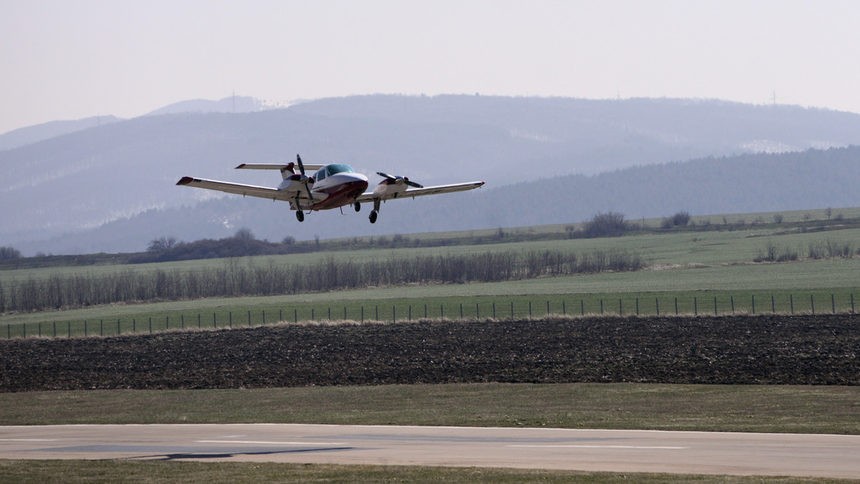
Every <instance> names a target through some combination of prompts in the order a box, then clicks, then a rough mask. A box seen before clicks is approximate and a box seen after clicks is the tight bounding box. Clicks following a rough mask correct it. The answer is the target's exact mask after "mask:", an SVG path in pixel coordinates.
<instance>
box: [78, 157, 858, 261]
mask: <svg viewBox="0 0 860 484" xmlns="http://www.w3.org/2000/svg"><path fill="white" fill-rule="evenodd" d="M857 180H860V147H849V148H839V149H830V150H810V151H805V152H801V153H784V154H776V155H768V154H758V155H741V156H735V157H725V158H704V159H699V160H693V161H688V162H673V163H664V164H657V165H649V166H640V167H632V168H626V169H622V170H617V171H613V172H608V173H602V174H599V175H591V176H586V175H567V176H556V177H547V178H539V179H536V180H532V181H527V182H520V183H517V184H513V185H507V186H497V187H484V188H481V189H479V190H476V191H474V192H467V193H456V194H450V195H445V196H439V197H425V198H418V199H415V200H398V201H392V202H389V203H386V204H384V205H383V206H382V211H381V213H380V217H379V221H378V222H377V223H376V224H374V225H371V224H370V223H368V221H367V208H365V209H364V210H363V211H362V212H360V213H354V212H353V210H352V209H351V208H349V207H347V208H348V210H344V214H343V215H341V214H340V213H339V212H338V211H337V210H333V211H325V212H315V213H312V214H310V215H309V216H308V218H307V219H306V220H305V222H304V223H298V222H296V220H295V217H293V215H292V213H291V212H290V211H289V209H288V206H287V205H286V204H284V203H274V202H268V201H265V200H260V199H253V198H242V197H239V196H231V197H227V198H220V199H216V200H210V201H208V202H204V203H200V204H198V205H196V206H194V207H183V208H175V209H165V210H150V211H147V212H145V213H143V214H140V215H138V216H136V217H133V218H130V219H127V220H120V221H116V222H113V223H110V224H107V225H105V226H104V227H101V228H98V229H95V230H93V231H90V232H87V233H85V234H82V235H80V236H68V237H66V238H64V240H63V242H64V243H65V244H69V245H74V246H75V247H79V248H80V251H81V252H93V251H95V249H96V248H99V250H107V251H119V250H122V247H129V246H131V247H139V248H141V249H142V248H143V247H145V246H146V244H147V243H148V242H149V241H150V240H152V239H154V238H157V237H161V236H173V237H176V238H178V239H180V240H186V241H191V240H196V239H199V238H204V237H211V238H221V237H228V236H231V235H232V234H233V233H234V232H235V231H236V230H237V229H238V228H241V227H246V228H249V229H250V230H251V231H252V232H253V233H254V235H255V236H257V237H258V238H265V239H269V240H272V241H280V240H282V239H284V238H286V237H292V238H295V239H299V240H307V239H311V240H312V239H313V238H314V237H316V236H319V237H323V238H331V237H345V236H352V235H391V234H398V233H399V234H407V233H415V232H425V231H431V230H434V229H435V228H436V227H444V228H446V229H452V230H453V229H456V230H468V229H479V228H496V227H513V226H528V225H536V224H547V223H571V222H581V221H584V220H587V219H589V218H590V217H591V216H593V215H594V214H596V213H599V212H608V211H615V212H620V213H623V214H625V215H626V217H627V218H628V219H632V220H635V219H638V218H640V217H662V216H667V215H670V214H673V213H676V212H677V211H679V210H685V211H688V212H690V213H692V214H694V215H704V214H716V213H744V212H757V211H781V210H803V209H807V208H823V207H833V208H839V207H849V206H860V190H857ZM714 222H715V223H716V222H718V221H717V220H716V219H715V221H714ZM93 241H98V242H99V243H100V244H102V245H100V246H96V245H91V244H93Z"/></svg>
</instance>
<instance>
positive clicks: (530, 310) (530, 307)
mask: <svg viewBox="0 0 860 484" xmlns="http://www.w3.org/2000/svg"><path fill="white" fill-rule="evenodd" d="M529 317H532V302H531V300H529Z"/></svg>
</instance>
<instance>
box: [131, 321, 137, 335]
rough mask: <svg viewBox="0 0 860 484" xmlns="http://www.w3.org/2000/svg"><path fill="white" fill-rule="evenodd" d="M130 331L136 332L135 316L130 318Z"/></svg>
mask: <svg viewBox="0 0 860 484" xmlns="http://www.w3.org/2000/svg"><path fill="white" fill-rule="evenodd" d="M131 333H132V334H135V333H137V318H131Z"/></svg>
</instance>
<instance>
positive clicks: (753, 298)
mask: <svg viewBox="0 0 860 484" xmlns="http://www.w3.org/2000/svg"><path fill="white" fill-rule="evenodd" d="M752 313H753V314H755V294H753V295H752Z"/></svg>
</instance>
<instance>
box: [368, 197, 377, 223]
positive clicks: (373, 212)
mask: <svg viewBox="0 0 860 484" xmlns="http://www.w3.org/2000/svg"><path fill="white" fill-rule="evenodd" d="M376 217H379V199H378V198H377V199H376V200H374V201H373V210H371V211H370V223H372V224H375V223H376Z"/></svg>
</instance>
